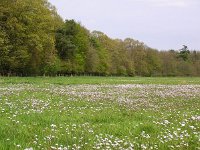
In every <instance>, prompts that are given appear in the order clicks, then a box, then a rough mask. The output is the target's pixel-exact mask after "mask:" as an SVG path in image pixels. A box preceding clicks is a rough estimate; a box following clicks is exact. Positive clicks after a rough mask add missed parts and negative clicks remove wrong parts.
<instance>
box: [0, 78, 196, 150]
mask: <svg viewBox="0 0 200 150" xmlns="http://www.w3.org/2000/svg"><path fill="white" fill-rule="evenodd" d="M15 149H16V150H18V149H19V150H24V149H26V150H32V149H33V150H40V149H44V150H54V149H55V150H57V149H58V150H68V149H70V150H77V149H81V150H91V149H104V150H106V149H107V150H109V149H111V150H112V149H113V150H122V149H124V150H125V149H126V150H131V149H139V150H143V149H144V150H145V149H148V150H149V149H158V150H160V149H161V150H162V149H163V150H165V149H166V150H167V149H175V150H177V149H180V150H195V149H196V150H199V149H200V78H172V77H171V78H141V77H134V78H131V77H54V78H50V77H35V78H34V77H30V78H19V77H1V78H0V150H15Z"/></svg>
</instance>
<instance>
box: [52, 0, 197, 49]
mask: <svg viewBox="0 0 200 150" xmlns="http://www.w3.org/2000/svg"><path fill="white" fill-rule="evenodd" d="M49 2H51V3H52V4H53V5H55V6H56V8H57V10H58V13H59V14H60V15H61V17H62V18H63V19H74V20H76V21H78V22H81V24H82V25H83V26H85V27H86V28H87V29H89V30H91V31H92V30H98V31H102V32H104V33H105V34H107V35H108V36H109V37H111V38H120V39H125V38H127V37H130V38H133V39H136V40H139V41H142V42H144V43H145V44H147V45H148V46H150V47H152V48H156V49H159V50H169V49H176V50H177V49H181V48H182V45H183V44H184V45H187V46H188V47H189V49H196V50H200V0H49Z"/></svg>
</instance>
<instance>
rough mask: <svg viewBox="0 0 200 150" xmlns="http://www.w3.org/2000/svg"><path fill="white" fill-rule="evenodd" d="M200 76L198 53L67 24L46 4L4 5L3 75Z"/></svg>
mask: <svg viewBox="0 0 200 150" xmlns="http://www.w3.org/2000/svg"><path fill="white" fill-rule="evenodd" d="M83 74H85V75H102V76H106V75H116V76H120V75H123V76H200V52H199V51H189V50H188V49H181V50H168V51H158V50H156V49H152V48H150V47H148V46H147V45H145V44H144V43H142V42H140V41H137V40H134V39H131V38H127V39H125V40H121V39H112V38H110V37H108V36H107V35H106V34H104V33H102V32H100V31H92V32H90V31H89V30H87V29H86V28H85V27H84V26H82V25H81V24H80V23H78V22H76V21H74V20H66V21H63V20H62V18H61V17H60V16H59V15H58V14H57V12H56V8H55V7H54V6H52V5H51V4H50V3H49V2H48V1H47V0H34V1H32V0H1V1H0V75H4V76H8V75H16V76H37V75H51V76H55V75H83Z"/></svg>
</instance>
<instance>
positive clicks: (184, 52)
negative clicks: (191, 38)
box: [179, 45, 190, 61]
mask: <svg viewBox="0 0 200 150" xmlns="http://www.w3.org/2000/svg"><path fill="white" fill-rule="evenodd" d="M189 54H190V51H189V50H188V47H187V46H186V45H183V48H182V49H181V50H180V52H179V58H182V59H183V60H184V61H187V60H188V58H189Z"/></svg>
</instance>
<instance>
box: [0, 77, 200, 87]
mask: <svg viewBox="0 0 200 150" xmlns="http://www.w3.org/2000/svg"><path fill="white" fill-rule="evenodd" d="M0 83H2V84H3V83H13V84H17V83H31V84H33V83H36V84H44V83H49V84H181V85H182V84H200V77H90V76H81V77H80V76H72V77H0Z"/></svg>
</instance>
